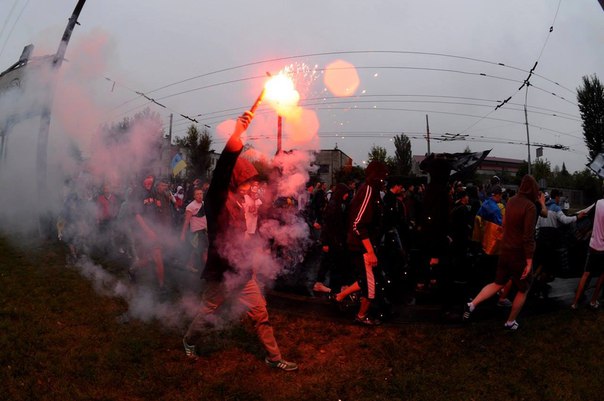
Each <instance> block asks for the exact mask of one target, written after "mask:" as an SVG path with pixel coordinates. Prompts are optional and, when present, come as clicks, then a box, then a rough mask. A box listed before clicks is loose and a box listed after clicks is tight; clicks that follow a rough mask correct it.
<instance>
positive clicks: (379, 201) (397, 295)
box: [57, 113, 604, 371]
mask: <svg viewBox="0 0 604 401" xmlns="http://www.w3.org/2000/svg"><path fill="white" fill-rule="evenodd" d="M252 118H253V115H252V114H251V113H245V114H244V115H243V116H241V117H240V118H239V119H238V121H237V124H236V127H235V131H234V133H233V134H232V136H231V138H230V139H229V141H228V142H227V144H226V146H225V149H224V151H223V152H222V153H221V156H220V159H219V161H218V163H217V166H216V169H215V171H214V173H213V177H212V180H211V182H203V181H202V180H200V179H197V180H195V181H193V182H191V183H186V182H181V183H175V182H174V181H173V179H171V178H170V177H155V176H153V175H147V176H145V177H144V178H143V179H142V180H141V182H140V184H134V185H130V186H127V187H126V189H125V190H124V191H123V193H124V196H123V197H121V196H118V195H117V194H116V191H115V189H114V188H112V186H111V183H110V182H105V183H103V184H102V186H101V190H100V191H99V193H98V194H95V193H94V192H93V191H91V190H90V188H89V187H84V188H82V186H81V185H80V186H78V185H75V184H74V183H68V184H69V185H68V186H67V188H68V190H67V193H66V195H65V202H64V207H63V210H62V212H61V214H60V218H59V221H58V222H57V229H58V233H59V238H60V239H61V240H63V241H65V243H66V244H67V245H68V248H69V263H72V264H73V263H77V260H78V258H80V257H81V255H82V254H88V253H94V252H102V254H103V255H106V256H111V255H122V256H123V257H125V258H126V259H127V260H128V261H129V264H128V271H127V272H128V275H129V277H130V280H132V281H133V282H136V279H137V275H138V273H139V269H140V268H142V267H144V266H147V265H152V266H153V267H154V268H155V279H156V284H157V289H158V292H159V294H160V295H163V296H167V293H168V290H166V287H167V286H166V279H165V271H166V261H167V260H169V261H172V262H171V263H172V264H179V265H180V267H181V268H184V269H186V270H188V271H190V272H191V273H199V274H200V275H201V277H202V278H203V279H204V286H203V287H202V288H203V294H202V297H201V306H200V308H199V312H198V314H197V315H196V316H195V318H194V319H193V321H192V323H191V325H190V326H189V328H188V330H187V332H186V335H185V336H184V339H183V345H184V349H185V353H186V355H187V356H188V357H191V358H194V357H196V342H197V341H199V338H200V336H201V334H202V333H203V330H204V329H205V328H206V327H207V326H208V325H212V324H216V319H217V315H218V314H219V312H220V310H221V309H222V305H223V304H225V303H228V302H232V301H237V303H238V304H240V305H242V306H243V310H244V311H246V312H247V314H248V315H249V316H250V317H251V318H252V319H253V320H254V322H255V327H256V332H257V335H258V338H259V339H260V341H261V343H262V344H263V346H264V348H265V350H266V352H267V357H266V359H265V362H266V364H267V365H268V366H271V367H274V368H278V369H282V370H286V371H289V370H295V369H297V365H296V364H295V363H293V362H288V361H286V360H284V359H283V357H282V355H281V351H280V350H279V347H278V345H277V342H276V340H275V337H274V335H273V329H272V327H271V325H270V322H269V316H268V312H267V309H266V300H265V298H264V294H263V288H264V284H265V283H264V282H263V277H264V275H266V273H263V272H261V271H260V269H259V266H260V265H265V264H267V263H268V262H267V260H269V259H270V260H271V261H272V262H275V261H277V264H279V263H282V264H284V263H291V264H294V265H298V266H299V268H305V269H313V266H310V262H309V261H311V260H318V263H316V269H314V270H312V271H313V276H312V279H311V282H310V283H309V288H311V289H312V293H313V294H314V295H317V296H320V294H326V295H327V297H328V298H329V299H330V300H332V301H333V302H334V303H335V304H337V305H340V306H341V305H343V304H353V305H354V306H355V307H358V309H357V311H356V314H355V318H354V320H355V322H357V323H359V324H361V325H366V326H375V325H379V324H380V323H381V322H382V320H383V319H385V318H388V313H389V307H390V306H391V305H392V304H393V303H394V302H405V303H411V302H413V301H414V299H415V297H417V296H420V295H422V294H433V295H434V296H437V297H441V299H442V300H443V301H445V302H443V303H447V304H448V305H451V304H455V303H456V302H458V301H459V305H460V306H462V307H463V308H464V309H465V310H464V313H463V316H462V318H463V320H465V321H467V320H470V319H471V317H472V313H473V312H474V310H475V308H476V307H477V306H478V305H479V304H481V303H482V302H484V301H485V300H486V299H488V298H491V297H493V296H495V295H497V297H498V298H497V299H498V300H497V303H498V305H500V306H502V307H509V308H511V310H510V315H509V318H508V320H507V321H506V323H505V327H506V328H507V329H509V330H516V329H518V327H519V324H518V322H517V320H516V317H517V316H518V314H519V313H520V311H521V309H522V306H523V305H524V303H525V301H526V299H527V297H528V296H529V295H531V294H533V295H535V296H540V297H546V296H547V293H548V289H549V284H548V283H549V282H550V281H551V280H552V279H553V278H554V277H555V276H556V275H557V274H558V273H559V272H560V271H561V270H562V269H564V268H565V267H564V266H563V261H562V260H561V258H560V257H559V254H557V253H556V252H557V251H558V250H559V249H562V248H564V247H565V245H566V244H565V242H566V240H567V238H568V237H567V236H565V235H566V234H565V232H567V231H565V229H564V226H568V225H576V224H577V222H578V221H582V220H583V219H589V221H591V222H593V228H592V225H591V224H590V225H589V230H588V231H589V232H590V233H591V236H590V237H589V241H588V244H587V241H585V244H586V247H585V249H583V252H585V253H586V254H587V258H586V259H587V261H586V263H585V273H584V275H583V276H582V277H581V281H580V283H579V288H578V289H577V292H576V297H575V300H574V303H573V305H572V307H573V309H576V308H577V307H578V305H579V303H580V301H581V299H582V295H583V291H584V289H585V286H586V283H587V282H588V280H589V278H590V277H591V276H592V275H594V276H598V277H599V278H598V281H597V283H596V288H595V291H594V293H593V296H592V298H591V300H590V302H589V306H591V307H592V308H598V307H599V301H598V299H599V296H600V295H599V294H600V289H601V286H602V284H603V282H604V271H603V269H604V263H603V260H602V255H604V200H599V201H598V202H597V203H596V204H595V206H593V207H592V208H591V209H589V210H586V211H582V212H579V213H578V214H576V215H573V216H569V215H567V214H566V213H565V211H564V210H563V209H562V207H561V205H560V203H561V195H562V194H561V192H560V191H558V190H556V189H552V190H550V191H549V192H548V191H546V190H545V189H540V188H539V187H538V185H537V182H536V181H535V179H534V178H533V177H532V176H530V175H527V176H525V177H524V178H523V179H522V182H521V184H520V186H519V187H518V191H517V193H516V191H515V190H513V189H512V188H511V187H509V186H508V187H507V188H506V185H505V184H504V183H502V182H501V180H500V179H499V178H498V177H493V178H492V179H491V180H490V181H489V182H488V183H486V184H485V185H481V184H479V183H476V184H474V183H467V182H466V183H464V182H463V181H461V180H455V181H453V182H451V180H450V178H451V175H450V170H451V168H450V164H449V161H448V160H447V158H446V157H441V156H440V155H429V157H427V158H426V159H425V160H424V162H422V165H421V166H420V167H421V168H422V169H423V170H424V171H426V172H428V173H429V175H430V178H429V181H428V182H427V183H426V182H421V181H409V180H408V179H406V178H404V177H396V176H390V175H389V174H388V170H387V168H386V165H385V164H384V163H381V162H379V161H372V162H371V163H369V165H368V166H367V168H366V171H365V179H364V181H363V182H357V181H355V180H349V181H347V182H341V183H335V184H333V185H331V187H330V188H328V187H327V185H326V183H324V182H316V183H315V182H313V183H309V184H308V186H307V190H306V191H304V192H303V193H301V194H299V195H298V196H296V197H288V198H283V197H278V198H277V197H274V196H273V194H272V192H271V190H270V184H269V183H268V182H266V181H262V180H260V179H259V176H258V172H257V171H256V169H255V168H254V166H253V165H252V163H250V162H249V161H248V160H247V159H245V158H243V157H239V155H240V153H241V151H242V148H243V143H242V141H241V138H240V137H241V134H242V133H243V132H244V131H245V129H246V128H247V127H248V125H249V124H250V123H251V121H252ZM283 211H285V213H284V212H283ZM275 215H278V218H277V220H278V221H279V222H280V225H281V226H284V227H286V228H287V226H288V224H290V223H291V222H293V220H291V217H287V216H295V217H296V218H297V219H299V220H300V221H303V222H304V224H305V225H306V233H307V235H306V237H307V238H305V239H303V240H301V241H300V242H304V243H305V244H307V245H306V246H305V247H303V249H304V250H305V255H302V256H298V257H297V258H292V257H290V256H287V255H288V252H291V249H289V247H287V246H279V245H278V244H277V245H275V241H274V239H273V238H267V236H270V235H267V232H270V231H267V230H263V227H265V226H264V224H265V222H266V221H268V220H269V219H270V220H274V219H275ZM296 221H297V220H296ZM267 244H268V245H267ZM261 250H262V251H261ZM315 250H316V254H317V255H319V256H318V257H316V258H314V259H313V258H312V257H309V255H310V254H311V253H313V252H315ZM292 260H293V261H292ZM269 275H270V274H269ZM270 278H272V279H274V278H275V277H274V276H273V277H270ZM485 283H490V284H486V286H484V287H483V285H484V284H485ZM480 288H482V289H480ZM460 289H461V290H460ZM478 289H480V291H478V294H477V295H476V296H475V297H474V298H473V299H471V300H470V302H467V303H466V302H464V300H465V299H466V298H467V297H468V295H469V294H468V291H474V290H478ZM511 294H515V296H514V297H513V300H510V299H511V298H512V297H511Z"/></svg>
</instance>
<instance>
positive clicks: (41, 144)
mask: <svg viewBox="0 0 604 401" xmlns="http://www.w3.org/2000/svg"><path fill="white" fill-rule="evenodd" d="M84 3H86V0H78V4H77V5H76V6H75V9H74V10H73V13H72V14H71V17H70V18H69V22H68V23H67V27H65V32H63V37H62V38H61V43H59V48H58V49H57V53H56V54H55V56H54V58H53V60H52V65H51V70H53V71H57V70H58V69H59V68H60V67H61V64H63V59H64V58H65V52H66V50H67V44H68V43H69V39H70V38H71V34H72V33H73V29H74V28H75V26H76V24H77V23H78V17H79V16H80V12H81V11H82V8H83V7H84ZM44 89H45V90H44V93H45V95H44V96H45V97H46V99H44V100H45V101H44V102H43V104H44V106H43V110H42V115H41V117H40V131H39V132H38V145H37V157H36V167H37V173H38V177H37V183H38V186H37V190H38V194H39V195H40V199H43V197H44V196H45V194H46V165H47V150H48V132H49V131H50V110H51V107H52V101H53V97H54V89H55V83H54V78H52V77H51V81H50V83H49V84H48V85H47V87H46V88H44Z"/></svg>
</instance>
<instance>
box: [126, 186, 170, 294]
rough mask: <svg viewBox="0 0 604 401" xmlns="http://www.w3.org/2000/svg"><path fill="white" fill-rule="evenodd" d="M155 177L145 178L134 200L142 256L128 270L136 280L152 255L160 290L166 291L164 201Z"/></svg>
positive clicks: (138, 245) (136, 232)
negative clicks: (139, 268) (162, 246)
mask: <svg viewBox="0 0 604 401" xmlns="http://www.w3.org/2000/svg"><path fill="white" fill-rule="evenodd" d="M154 182H155V177H154V176H153V175H148V176H147V177H145V179H144V180H143V186H142V188H140V189H139V192H138V194H136V195H134V199H133V200H132V203H131V207H132V215H133V220H134V221H133V222H132V223H133V225H134V228H133V232H134V235H135V238H136V246H137V254H138V256H139V257H140V259H139V260H138V262H137V263H135V264H134V265H133V266H132V267H131V268H130V270H129V271H128V273H129V275H130V278H131V279H132V280H134V277H135V274H136V269H137V268H138V267H142V266H145V265H146V264H147V263H148V259H147V258H148V256H147V255H149V254H150V255H151V257H152V259H153V262H154V263H155V272H156V276H157V282H158V285H159V288H160V291H162V292H163V291H164V259H163V254H162V248H161V243H162V237H161V236H160V232H159V231H158V227H160V226H159V220H160V219H159V216H160V207H161V205H162V203H161V202H162V201H161V200H160V199H159V197H158V195H157V193H156V192H155V191H154V188H153V184H154Z"/></svg>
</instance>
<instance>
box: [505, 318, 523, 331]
mask: <svg viewBox="0 0 604 401" xmlns="http://www.w3.org/2000/svg"><path fill="white" fill-rule="evenodd" d="M519 326H520V325H519V324H518V322H517V321H515V320H514V321H513V322H512V323H508V322H505V324H504V325H503V327H504V328H505V329H506V330H509V331H516V330H518V327H519Z"/></svg>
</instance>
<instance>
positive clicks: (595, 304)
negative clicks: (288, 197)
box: [589, 301, 600, 310]
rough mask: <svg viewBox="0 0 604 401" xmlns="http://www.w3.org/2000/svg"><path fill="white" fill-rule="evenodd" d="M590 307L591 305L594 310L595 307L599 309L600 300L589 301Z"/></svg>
mask: <svg viewBox="0 0 604 401" xmlns="http://www.w3.org/2000/svg"><path fill="white" fill-rule="evenodd" d="M589 307H590V308H591V309H594V310H595V309H598V308H600V302H598V301H596V302H590V303H589Z"/></svg>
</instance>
